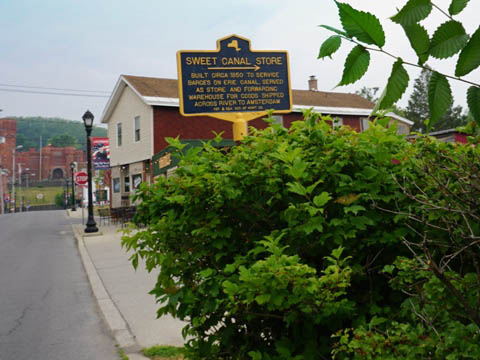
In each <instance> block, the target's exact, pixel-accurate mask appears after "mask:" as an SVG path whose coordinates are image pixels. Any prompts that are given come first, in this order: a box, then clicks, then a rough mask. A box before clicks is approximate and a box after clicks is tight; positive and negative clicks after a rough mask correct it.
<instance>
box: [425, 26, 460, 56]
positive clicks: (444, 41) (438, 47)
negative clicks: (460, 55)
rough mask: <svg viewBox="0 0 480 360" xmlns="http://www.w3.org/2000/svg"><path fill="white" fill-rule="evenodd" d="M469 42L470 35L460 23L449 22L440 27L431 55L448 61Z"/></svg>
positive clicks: (435, 36) (433, 38)
mask: <svg viewBox="0 0 480 360" xmlns="http://www.w3.org/2000/svg"><path fill="white" fill-rule="evenodd" d="M467 42H468V35H467V33H466V32H465V29H464V28H463V25H462V24H461V23H459V22H458V21H453V20H451V21H447V22H446V23H443V24H442V25H440V26H439V27H438V29H437V30H436V31H435V33H434V34H433V37H432V42H431V43H430V55H432V56H433V57H434V58H437V59H446V58H448V57H450V56H452V55H454V54H456V53H457V52H459V51H460V50H461V49H463V47H464V46H465V45H466V44H467Z"/></svg>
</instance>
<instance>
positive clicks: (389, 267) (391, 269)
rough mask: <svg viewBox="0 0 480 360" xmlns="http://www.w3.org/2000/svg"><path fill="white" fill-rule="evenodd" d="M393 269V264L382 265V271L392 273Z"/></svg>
mask: <svg viewBox="0 0 480 360" xmlns="http://www.w3.org/2000/svg"><path fill="white" fill-rule="evenodd" d="M393 270H395V266H393V265H385V266H384V267H383V270H382V271H383V272H385V273H387V274H392V273H393Z"/></svg>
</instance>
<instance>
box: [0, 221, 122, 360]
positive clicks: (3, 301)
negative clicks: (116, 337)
mask: <svg viewBox="0 0 480 360" xmlns="http://www.w3.org/2000/svg"><path fill="white" fill-rule="evenodd" d="M70 221H71V220H70V219H68V218H67V217H66V215H65V212H64V211H43V212H29V213H22V214H7V215H0V360H32V359H38V360H83V359H85V360H87V359H88V360H97V359H99V360H100V359H101V360H110V359H112V360H113V359H115V360H118V358H119V356H118V354H117V351H116V348H115V344H114V342H113V340H112V338H111V337H110V336H109V334H108V333H107V332H106V329H105V327H104V325H103V322H102V321H101V319H100V315H99V312H98V307H97V304H96V302H95V300H94V298H93V295H92V293H91V290H90V287H89V284H88V280H87V278H86V275H85V272H84V269H83V267H82V264H81V262H80V259H79V254H78V250H77V247H76V245H75V242H74V239H73V236H72V232H71V228H70V226H69V223H70Z"/></svg>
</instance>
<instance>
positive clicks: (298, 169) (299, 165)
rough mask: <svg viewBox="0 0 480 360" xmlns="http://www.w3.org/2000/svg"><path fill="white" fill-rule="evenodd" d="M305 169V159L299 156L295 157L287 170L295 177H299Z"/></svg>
mask: <svg viewBox="0 0 480 360" xmlns="http://www.w3.org/2000/svg"><path fill="white" fill-rule="evenodd" d="M306 169H307V163H306V162H305V161H303V160H302V159H301V158H299V157H297V158H296V159H295V160H294V161H293V165H292V166H291V167H290V169H289V170H288V172H289V173H290V175H292V176H293V177H294V178H295V179H300V178H301V177H302V176H303V174H304V173H305V170H306Z"/></svg>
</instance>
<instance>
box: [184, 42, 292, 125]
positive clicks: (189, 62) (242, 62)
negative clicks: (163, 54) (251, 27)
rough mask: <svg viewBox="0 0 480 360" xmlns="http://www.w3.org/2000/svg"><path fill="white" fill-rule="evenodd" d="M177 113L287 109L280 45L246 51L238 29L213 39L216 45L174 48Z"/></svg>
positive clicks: (284, 54)
mask: <svg viewBox="0 0 480 360" xmlns="http://www.w3.org/2000/svg"><path fill="white" fill-rule="evenodd" d="M177 65H178V79H179V83H178V84H179V97H180V113H181V114H182V115H184V116H195V115H212V114H216V113H245V112H253V113H262V112H265V111H267V110H269V109H273V110H274V111H275V112H276V113H287V112H290V111H291V109H292V93H291V88H290V72H289V63H288V54H287V52H286V51H252V50H251V49H250V40H248V39H245V38H242V37H240V36H238V35H230V36H228V37H225V38H222V39H219V40H217V50H214V51H186V50H180V51H178V52H177Z"/></svg>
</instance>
